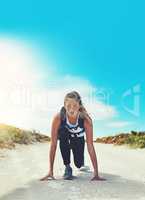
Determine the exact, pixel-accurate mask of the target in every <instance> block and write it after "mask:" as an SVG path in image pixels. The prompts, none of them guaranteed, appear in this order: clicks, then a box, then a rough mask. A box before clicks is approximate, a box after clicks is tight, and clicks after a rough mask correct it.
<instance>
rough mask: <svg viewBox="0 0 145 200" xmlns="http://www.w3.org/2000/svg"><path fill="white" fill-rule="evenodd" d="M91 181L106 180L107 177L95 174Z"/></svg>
mask: <svg viewBox="0 0 145 200" xmlns="http://www.w3.org/2000/svg"><path fill="white" fill-rule="evenodd" d="M91 181H106V179H105V178H101V177H100V176H93V178H92V179H91Z"/></svg>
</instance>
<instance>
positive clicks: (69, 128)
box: [60, 113, 85, 138]
mask: <svg viewBox="0 0 145 200" xmlns="http://www.w3.org/2000/svg"><path fill="white" fill-rule="evenodd" d="M60 116H61V124H60V129H61V131H65V132H67V134H68V135H69V136H70V137H71V138H74V137H84V132H85V128H84V119H83V118H81V117H80V115H78V118H77V121H76V124H71V123H70V122H69V120H68V118H67V116H66V114H64V115H63V116H62V115H61V113H60Z"/></svg>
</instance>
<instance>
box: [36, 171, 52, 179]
mask: <svg viewBox="0 0 145 200" xmlns="http://www.w3.org/2000/svg"><path fill="white" fill-rule="evenodd" d="M39 180H40V181H48V180H55V178H54V176H53V173H51V172H50V173H48V174H47V175H46V176H44V177H42V178H41V179H39Z"/></svg>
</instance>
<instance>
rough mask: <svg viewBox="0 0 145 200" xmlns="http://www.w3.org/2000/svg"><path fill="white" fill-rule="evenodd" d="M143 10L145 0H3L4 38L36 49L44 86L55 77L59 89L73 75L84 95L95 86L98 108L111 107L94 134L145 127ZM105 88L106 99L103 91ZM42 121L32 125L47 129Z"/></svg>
mask: <svg viewBox="0 0 145 200" xmlns="http://www.w3.org/2000/svg"><path fill="white" fill-rule="evenodd" d="M144 9H145V2H144V1H143V0H141V1H131V0H122V1H116V0H110V1H107V0H102V1H72V2H68V1H63V0H62V1H44V0H42V1H33V0H31V1H27V0H25V1H23V2H20V1H15V0H14V1H5V2H4V1H3V3H1V11H0V37H1V38H7V39H9V38H10V39H11V40H13V39H14V40H15V41H19V42H20V43H21V42H22V43H23V44H24V43H25V44H26V46H27V45H28V46H31V47H33V50H32V51H31V52H32V54H33V55H34V54H35V55H36V54H37V56H36V57H37V60H38V62H39V64H38V65H37V66H35V67H34V68H35V73H40V74H41V73H42V74H43V75H45V76H43V75H42V77H41V80H39V81H38V85H39V86H40V87H43V88H48V82H51V81H52V82H55V85H56V88H54V89H56V90H58V88H59V86H60V83H61V84H62V85H64V87H65V85H66V84H67V83H66V82H65V81H68V77H69V85H70V87H69V89H71V88H72V89H77V90H79V89H80V88H82V85H84V87H86V90H87V92H86V93H85V92H84V93H85V95H89V94H90V91H91V89H90V91H89V89H88V87H89V88H95V89H96V90H95V92H94V93H93V95H94V96H93V98H94V99H95V100H94V99H93V101H94V104H93V106H94V110H95V102H96V104H97V105H98V101H99V102H100V101H101V103H102V104H101V106H104V107H105V106H110V109H112V110H111V111H110V114H108V115H107V117H100V118H99V119H98V120H96V119H95V118H94V130H95V135H107V134H111V133H112V134H113V133H116V132H125V131H129V130H144V129H145V125H144V119H145V116H144V113H145V107H144V101H145V94H144V91H145V78H144V73H145V69H144V66H145V59H144V53H145V26H144V21H145V12H144ZM34 52H35V53H34ZM36 52H37V53H36ZM34 57H35V56H34ZM34 59H35V58H34ZM36 68H37V70H38V72H37V70H36ZM47 75H48V76H47ZM70 79H71V80H72V81H71V80H70ZM74 82H75V83H74ZM73 83H74V85H73ZM134 88H137V89H136V90H135V89H134ZM59 90H61V87H60V88H59ZM134 90H135V92H134ZM81 91H82V89H80V90H79V92H80V93H81ZM83 91H84V90H83ZM102 91H103V94H105V96H106V98H105V99H103V100H102V98H101V99H99V98H100V96H99V95H98V94H99V92H101V93H102ZM82 93H83V92H82ZM126 94H127V95H126ZM88 98H89V97H88ZM134 102H136V105H135V106H133V103H134ZM84 103H85V102H84ZM99 105H100V104H99ZM104 107H103V108H104ZM97 108H98V107H96V109H97ZM106 108H107V107H105V109H106ZM103 112H107V111H106V110H105V111H103ZM31 114H32V113H31ZM96 114H97V115H101V113H96ZM45 115H46V113H45ZM42 116H43V115H42ZM101 116H102V115H101ZM105 116H106V115H105ZM32 118H33V115H32ZM37 120H38V119H36V121H35V123H34V125H33V127H32V128H35V127H36V128H37V129H40V130H42V131H46V132H47V130H48V129H49V128H48V127H47V125H46V124H45V123H44V124H43V127H44V126H45V128H42V125H41V126H40V127H39V126H38V121H37ZM45 120H46V119H45ZM8 122H10V123H12V122H11V121H10V120H9V121H8ZM15 124H16V125H19V123H15ZM20 124H22V122H20ZM35 125H36V126H35ZM25 126H26V124H25V125H24V127H25ZM26 127H29V126H26Z"/></svg>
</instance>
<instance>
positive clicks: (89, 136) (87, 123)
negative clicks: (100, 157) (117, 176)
mask: <svg viewBox="0 0 145 200" xmlns="http://www.w3.org/2000/svg"><path fill="white" fill-rule="evenodd" d="M84 127H85V132H86V142H87V149H88V152H89V155H90V158H91V162H92V165H93V168H94V176H93V178H92V179H91V180H105V179H103V178H100V177H99V174H98V162H97V156H96V152H95V148H94V144H93V124H92V121H91V119H89V118H86V119H85V120H84Z"/></svg>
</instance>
